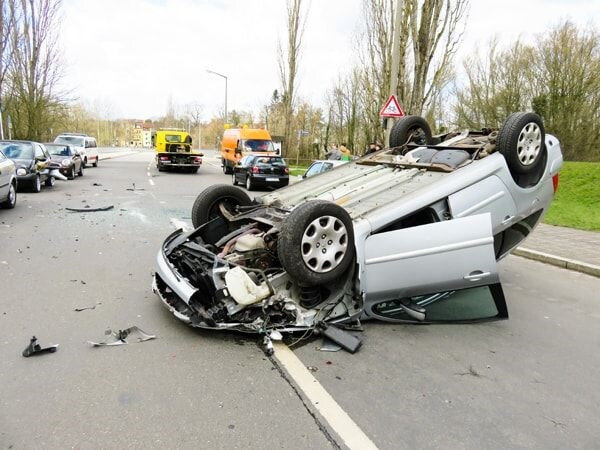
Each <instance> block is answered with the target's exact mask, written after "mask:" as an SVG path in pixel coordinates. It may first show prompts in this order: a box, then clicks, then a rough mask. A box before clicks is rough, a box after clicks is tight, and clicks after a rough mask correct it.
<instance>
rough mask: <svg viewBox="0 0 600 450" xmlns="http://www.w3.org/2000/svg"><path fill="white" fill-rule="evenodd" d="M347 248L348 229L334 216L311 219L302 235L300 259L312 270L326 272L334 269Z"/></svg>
mask: <svg viewBox="0 0 600 450" xmlns="http://www.w3.org/2000/svg"><path fill="white" fill-rule="evenodd" d="M347 249H348V230H347V229H346V226H345V225H344V223H343V222H342V221H341V220H340V219H338V218H337V217H334V216H321V217H319V218H317V219H315V220H313V221H312V222H311V223H310V224H308V226H307V227H306V229H305V230H304V234H303V235H302V243H301V252H302V260H303V261H304V263H305V264H306V266H307V267H308V268H309V269H311V270H312V271H314V272H317V273H326V272H330V271H331V270H333V269H335V268H336V267H337V266H338V265H339V264H340V263H341V262H342V260H343V259H344V255H346V251H347Z"/></svg>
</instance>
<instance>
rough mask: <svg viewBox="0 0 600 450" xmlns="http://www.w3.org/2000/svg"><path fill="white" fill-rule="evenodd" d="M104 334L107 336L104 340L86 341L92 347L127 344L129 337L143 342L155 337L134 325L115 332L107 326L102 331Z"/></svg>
mask: <svg viewBox="0 0 600 450" xmlns="http://www.w3.org/2000/svg"><path fill="white" fill-rule="evenodd" d="M104 335H105V336H108V337H107V338H106V339H105V342H93V341H88V344H90V345H91V346H92V347H108V346H114V345H124V344H128V343H129V342H128V340H130V339H133V340H137V342H145V341H149V340H151V339H156V336H155V335H153V334H148V333H146V332H145V331H144V330H142V329H141V328H139V327H137V326H135V325H134V326H132V327H129V328H126V329H124V330H119V331H117V332H115V331H112V330H111V329H110V328H108V329H107V330H106V331H105V332H104Z"/></svg>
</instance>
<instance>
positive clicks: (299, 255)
mask: <svg viewBox="0 0 600 450" xmlns="http://www.w3.org/2000/svg"><path fill="white" fill-rule="evenodd" d="M328 216H330V217H332V218H334V219H337V222H336V223H337V224H338V226H339V223H341V224H343V226H344V227H345V231H344V229H343V228H341V226H340V227H339V229H337V230H336V229H335V225H332V228H331V233H339V235H338V234H336V235H335V236H331V235H329V236H328V235H326V234H324V236H325V238H323V239H322V240H321V241H319V242H317V243H316V244H315V247H314V248H321V249H322V250H325V252H323V254H326V251H327V250H328V249H329V250H333V251H335V249H336V247H335V244H343V242H342V240H343V241H344V242H345V245H346V248H345V253H343V254H342V255H340V256H339V258H340V260H339V261H334V263H333V264H332V263H329V266H326V264H325V263H321V262H319V261H318V260H317V258H316V257H315V258H313V259H315V260H316V262H314V263H313V262H311V261H312V260H311V259H310V256H306V258H307V259H308V261H306V260H305V255H304V252H305V251H306V250H307V249H306V245H307V244H306V243H303V237H304V236H305V234H306V235H307V236H309V235H310V228H311V227H313V224H314V223H315V222H316V221H319V220H320V218H323V219H324V220H331V219H325V218H326V217H328ZM319 223H320V222H319ZM313 231H314V233H317V230H314V227H313ZM344 233H345V234H344ZM318 234H320V233H317V235H318ZM336 236H339V238H338V237H336ZM309 237H310V236H309ZM333 239H336V240H337V239H339V242H333ZM317 240H319V238H317ZM332 244H333V246H332ZM338 253H341V252H339V251H338ZM354 253H355V250H354V229H353V225H352V219H351V218H350V215H349V214H348V212H347V211H346V210H345V209H344V208H342V207H341V206H339V205H336V204H335V203H331V202H327V201H324V200H313V201H309V202H306V203H303V204H301V205H300V206H298V207H297V208H296V209H294V210H293V211H292V212H291V213H290V215H289V216H287V217H286V218H285V220H284V221H283V224H282V226H281V231H280V232H279V238H278V241H277V255H278V257H279V261H280V262H281V265H282V266H283V268H284V269H285V270H286V271H287V272H288V273H289V275H290V276H291V277H292V278H294V279H295V280H297V281H299V282H301V283H303V284H304V285H309V286H317V285H321V284H327V283H331V282H332V281H334V280H337V279H338V278H339V277H341V276H342V275H343V274H344V272H346V271H347V270H348V268H349V267H350V264H351V263H352V261H353V260H354ZM336 254H337V253H335V254H334V253H333V252H332V253H330V255H334V258H335V255H336ZM323 258H325V257H323ZM319 265H320V268H321V269H323V270H326V271H318V270H317V269H319Z"/></svg>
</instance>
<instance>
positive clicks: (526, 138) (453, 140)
mask: <svg viewBox="0 0 600 450" xmlns="http://www.w3.org/2000/svg"><path fill="white" fill-rule="evenodd" d="M390 143H391V148H388V149H384V150H381V151H379V152H377V153H374V154H370V155H368V156H365V157H363V158H361V159H359V160H357V161H353V162H350V163H348V164H344V165H341V166H338V167H336V168H335V169H333V170H331V171H328V172H324V173H322V174H319V175H317V176H314V177H310V178H307V179H306V180H304V181H302V182H299V183H296V184H293V185H290V186H288V187H286V188H283V189H280V190H277V191H275V192H272V193H269V194H266V195H264V196H262V197H258V198H255V199H254V200H251V199H250V198H249V197H248V195H247V194H246V193H245V192H244V191H243V190H241V189H238V188H235V187H233V186H228V185H216V186H211V187H209V188H208V189H206V190H205V191H204V192H202V193H201V194H200V195H199V196H198V197H197V199H196V201H195V203H194V206H193V209H192V219H193V223H194V226H195V227H196V228H195V230H194V231H192V232H183V231H181V230H179V231H176V232H174V233H173V234H171V235H170V236H169V237H168V238H167V239H166V240H165V242H164V244H163V246H162V248H161V249H160V251H159V253H158V257H157V269H156V274H155V277H154V284H153V289H154V291H155V292H156V293H157V294H158V296H159V297H160V298H161V300H162V301H163V302H164V304H165V305H166V306H167V308H169V309H170V310H171V311H172V312H173V313H174V314H175V316H176V317H177V318H179V319H181V320H183V321H184V322H186V323H188V324H190V325H192V326H196V327H201V328H209V329H219V330H223V329H233V330H238V331H246V332H259V333H265V334H266V335H267V336H269V335H271V334H272V333H274V332H276V331H277V332H279V331H302V330H313V329H315V328H321V330H322V331H323V330H327V329H329V331H331V327H332V325H333V324H352V323H357V320H366V319H380V320H384V321H390V322H419V323H430V322H473V321H482V320H494V319H503V318H507V317H508V312H507V308H506V304H505V301H504V296H503V293H502V287H501V285H500V282H499V278H498V271H497V267H496V261H497V260H499V259H500V258H502V257H503V256H505V255H507V254H508V253H509V252H510V251H511V250H512V249H513V248H514V247H515V246H517V245H518V244H519V243H520V242H521V241H522V240H523V239H525V237H527V235H529V233H530V232H531V231H532V230H533V228H534V227H535V225H536V224H537V223H538V222H539V221H540V220H541V218H542V216H543V215H544V212H545V211H546V210H547V208H548V206H549V205H550V202H551V200H552V198H553V195H554V192H555V190H556V188H557V183H558V170H559V168H560V166H561V164H562V154H561V149H560V145H559V142H558V140H557V139H556V138H555V137H554V136H551V135H546V134H545V132H544V126H543V123H542V121H541V119H540V118H539V117H538V116H537V115H536V114H533V113H516V114H513V115H511V116H510V117H509V118H508V119H507V120H506V122H505V123H504V125H503V126H502V128H501V129H500V130H499V131H497V130H491V129H483V130H480V131H458V132H452V133H447V134H444V135H440V136H432V135H431V131H430V129H429V125H428V124H427V122H426V121H425V120H424V119H422V118H420V117H416V116H408V117H405V118H403V119H401V120H399V121H398V122H397V123H396V124H395V126H394V128H393V130H392V134H391V142H390ZM334 328H335V326H334ZM338 331H340V332H341V330H339V329H337V328H336V331H335V333H337V332H338ZM335 333H334V334H335Z"/></svg>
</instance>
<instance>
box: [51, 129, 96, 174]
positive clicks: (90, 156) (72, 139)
mask: <svg viewBox="0 0 600 450" xmlns="http://www.w3.org/2000/svg"><path fill="white" fill-rule="evenodd" d="M54 143H55V144H63V145H69V146H70V147H71V149H73V150H75V151H76V152H78V153H79V154H80V155H81V159H83V164H84V166H86V167H87V166H88V165H89V164H91V165H92V166H94V167H98V146H97V144H96V138H93V137H91V136H88V135H87V134H81V133H61V134H59V135H58V136H57V137H56V139H54Z"/></svg>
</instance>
